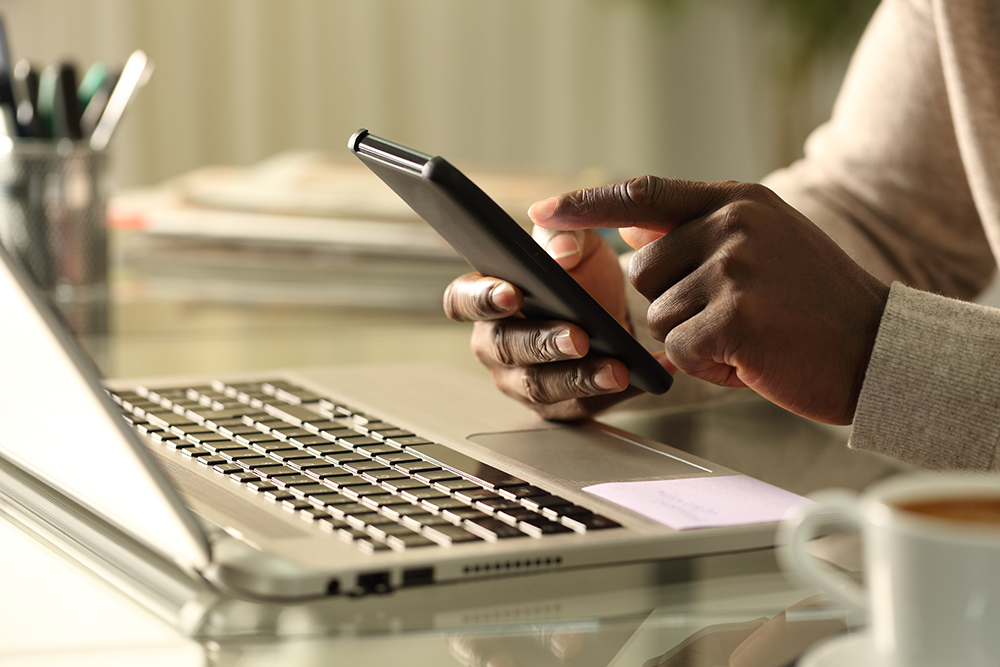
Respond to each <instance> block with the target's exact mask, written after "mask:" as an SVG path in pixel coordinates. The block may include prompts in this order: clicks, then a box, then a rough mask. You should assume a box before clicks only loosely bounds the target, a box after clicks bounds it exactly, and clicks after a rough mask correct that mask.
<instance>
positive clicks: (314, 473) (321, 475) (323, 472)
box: [302, 465, 354, 481]
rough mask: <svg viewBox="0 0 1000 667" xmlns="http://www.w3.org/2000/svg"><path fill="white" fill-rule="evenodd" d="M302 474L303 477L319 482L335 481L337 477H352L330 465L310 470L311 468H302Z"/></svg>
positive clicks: (341, 469)
mask: <svg viewBox="0 0 1000 667" xmlns="http://www.w3.org/2000/svg"><path fill="white" fill-rule="evenodd" d="M302 472H303V473H304V474H305V475H307V476H309V477H312V478H313V479H315V480H319V481H325V480H336V479H337V478H338V477H341V478H347V477H354V475H352V474H351V473H349V472H347V471H346V470H344V469H343V468H338V467H337V466H331V465H324V466H320V467H317V468H311V467H310V468H304V469H303V471H302Z"/></svg>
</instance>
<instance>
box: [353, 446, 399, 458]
mask: <svg viewBox="0 0 1000 667" xmlns="http://www.w3.org/2000/svg"><path fill="white" fill-rule="evenodd" d="M356 449H357V451H359V452H364V453H365V454H367V455H368V456H375V455H376V454H393V453H395V452H398V451H400V450H399V447H393V446H392V445H386V444H378V445H360V446H358V447H357V448H356Z"/></svg>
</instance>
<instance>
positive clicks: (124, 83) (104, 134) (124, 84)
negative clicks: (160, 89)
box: [90, 50, 153, 151]
mask: <svg viewBox="0 0 1000 667" xmlns="http://www.w3.org/2000/svg"><path fill="white" fill-rule="evenodd" d="M152 71H153V63H152V62H150V60H149V58H147V57H146V54H145V53H144V52H143V51H142V50H136V51H134V52H133V53H132V55H130V56H129V58H128V61H127V62H126V63H125V67H124V68H123V69H122V74H121V76H120V77H118V82H117V83H116V84H115V88H114V90H112V91H111V97H110V98H108V104H107V106H106V107H105V108H104V113H102V114H101V119H100V120H99V121H98V122H97V126H96V127H95V128H94V132H93V134H91V135H90V147H91V148H92V149H93V150H95V151H100V150H104V149H105V148H107V146H108V142H109V141H110V140H111V136H112V135H113V134H114V132H115V128H116V127H118V122H119V121H120V120H121V118H122V114H123V113H125V109H126V108H127V107H128V105H129V104H130V103H131V101H132V98H133V97H134V96H135V92H136V90H138V89H139V88H140V87H141V86H143V85H144V84H145V83H146V81H147V80H148V79H149V75H150V74H151V73H152Z"/></svg>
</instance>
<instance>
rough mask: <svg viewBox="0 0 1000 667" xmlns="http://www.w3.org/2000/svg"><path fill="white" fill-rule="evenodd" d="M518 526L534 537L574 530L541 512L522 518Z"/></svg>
mask: <svg viewBox="0 0 1000 667" xmlns="http://www.w3.org/2000/svg"><path fill="white" fill-rule="evenodd" d="M517 527H518V528H520V529H521V530H523V531H524V532H526V533H528V534H529V535H531V536H532V537H541V536H543V535H554V534H556V533H569V532H572V529H571V528H568V527H566V526H564V525H562V524H561V523H556V522H554V521H549V520H548V519H546V518H545V517H543V516H541V515H539V514H536V515H535V516H534V517H529V518H525V519H521V521H519V522H518V524H517Z"/></svg>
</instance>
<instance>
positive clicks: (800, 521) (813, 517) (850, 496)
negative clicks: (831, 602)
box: [777, 490, 868, 612]
mask: <svg viewBox="0 0 1000 667" xmlns="http://www.w3.org/2000/svg"><path fill="white" fill-rule="evenodd" d="M809 498H810V500H813V501H814V503H809V504H803V505H799V506H798V507H796V508H795V509H794V510H793V511H792V512H791V513H790V514H789V516H788V517H786V518H785V520H784V521H782V522H781V523H780V524H779V525H778V533H777V544H778V558H779V559H780V560H781V561H782V565H783V566H784V567H785V569H786V570H789V571H793V572H795V573H797V574H798V575H800V576H801V577H802V578H803V579H804V580H805V581H806V582H808V583H810V584H812V585H813V586H816V587H817V588H819V589H820V590H822V591H825V592H826V593H829V594H830V595H831V596H833V597H834V598H837V600H839V601H840V602H842V603H844V604H846V605H847V606H848V607H851V608H852V609H855V610H858V611H861V612H866V611H867V610H868V602H867V595H866V593H865V589H864V587H863V586H861V585H860V584H858V583H857V582H856V581H854V580H853V579H851V578H850V577H848V576H846V575H845V574H843V573H842V572H840V571H838V570H836V569H835V568H834V567H833V566H832V565H830V564H829V563H827V562H826V561H824V560H822V559H820V558H817V557H815V556H812V555H810V554H809V552H808V550H807V547H808V544H809V542H810V541H811V540H813V539H815V538H816V537H817V536H818V535H819V528H820V527H821V526H822V525H823V524H824V523H828V522H829V521H830V520H831V519H832V520H836V521H838V522H841V523H846V524H847V525H848V526H849V527H851V528H853V529H858V530H860V528H861V512H860V511H859V509H858V496H857V495H856V494H854V493H851V492H849V491H841V490H832V491H821V492H819V493H815V494H811V495H810V496H809Z"/></svg>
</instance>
